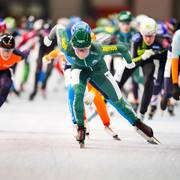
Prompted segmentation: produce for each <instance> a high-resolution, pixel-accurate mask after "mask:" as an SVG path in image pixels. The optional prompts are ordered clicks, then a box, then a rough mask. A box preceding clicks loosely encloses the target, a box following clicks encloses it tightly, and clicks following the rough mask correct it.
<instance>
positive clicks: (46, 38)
mask: <svg viewBox="0 0 180 180" xmlns="http://www.w3.org/2000/svg"><path fill="white" fill-rule="evenodd" d="M51 44H52V41H51V40H50V39H49V38H48V36H45V37H44V45H45V46H47V47H49V46H50V45H51Z"/></svg>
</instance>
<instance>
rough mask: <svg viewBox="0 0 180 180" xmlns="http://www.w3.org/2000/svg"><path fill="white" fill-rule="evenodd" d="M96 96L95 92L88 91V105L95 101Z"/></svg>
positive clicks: (86, 98) (86, 99) (85, 100)
mask: <svg viewBox="0 0 180 180" xmlns="http://www.w3.org/2000/svg"><path fill="white" fill-rule="evenodd" d="M94 96H95V94H94V93H93V92H91V91H90V92H88V93H87V95H86V96H85V98H84V103H85V104H86V105H91V104H92V103H93V101H94Z"/></svg>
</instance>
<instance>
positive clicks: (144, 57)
mask: <svg viewBox="0 0 180 180" xmlns="http://www.w3.org/2000/svg"><path fill="white" fill-rule="evenodd" d="M153 55H155V52H154V51H153V50H152V49H147V50H145V51H144V53H143V55H142V60H144V61H145V60H147V59H149V58H150V57H151V56H153Z"/></svg>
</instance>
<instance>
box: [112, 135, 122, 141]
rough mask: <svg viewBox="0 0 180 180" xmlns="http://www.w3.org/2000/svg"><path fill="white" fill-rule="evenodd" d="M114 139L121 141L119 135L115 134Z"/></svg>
mask: <svg viewBox="0 0 180 180" xmlns="http://www.w3.org/2000/svg"><path fill="white" fill-rule="evenodd" d="M113 138H114V140H116V141H121V139H120V138H119V137H118V135H115V136H113Z"/></svg>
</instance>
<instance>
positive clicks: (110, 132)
mask: <svg viewBox="0 0 180 180" xmlns="http://www.w3.org/2000/svg"><path fill="white" fill-rule="evenodd" d="M104 129H105V131H106V132H107V133H108V134H109V135H110V136H112V137H113V138H114V139H115V140H118V141H120V140H121V139H120V138H119V136H118V134H117V133H115V132H114V131H113V130H112V128H111V127H110V125H109V126H104Z"/></svg>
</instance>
